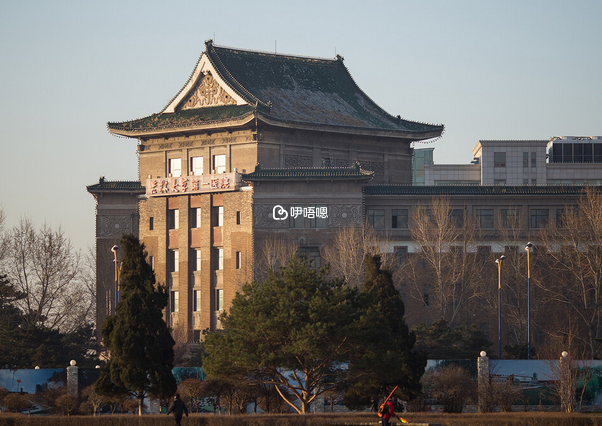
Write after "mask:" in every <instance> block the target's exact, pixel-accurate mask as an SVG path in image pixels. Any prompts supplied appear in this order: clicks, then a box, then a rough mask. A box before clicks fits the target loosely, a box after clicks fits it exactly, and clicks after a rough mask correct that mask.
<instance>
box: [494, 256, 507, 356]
mask: <svg viewBox="0 0 602 426" xmlns="http://www.w3.org/2000/svg"><path fill="white" fill-rule="evenodd" d="M504 259H506V256H504V255H502V256H500V258H499V259H495V263H496V264H497V335H498V343H499V355H500V359H502V262H503V261H504Z"/></svg>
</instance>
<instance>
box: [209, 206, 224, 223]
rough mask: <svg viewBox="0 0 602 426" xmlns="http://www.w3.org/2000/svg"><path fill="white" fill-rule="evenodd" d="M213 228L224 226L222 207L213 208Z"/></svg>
mask: <svg viewBox="0 0 602 426" xmlns="http://www.w3.org/2000/svg"><path fill="white" fill-rule="evenodd" d="M212 224H213V226H224V206H215V207H213V223H212Z"/></svg>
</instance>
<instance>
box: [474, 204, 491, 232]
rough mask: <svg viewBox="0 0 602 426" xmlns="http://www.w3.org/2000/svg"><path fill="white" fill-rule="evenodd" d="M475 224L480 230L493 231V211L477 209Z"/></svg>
mask: <svg viewBox="0 0 602 426" xmlns="http://www.w3.org/2000/svg"><path fill="white" fill-rule="evenodd" d="M477 223H478V224H479V226H480V227H481V228H482V229H493V209H477Z"/></svg>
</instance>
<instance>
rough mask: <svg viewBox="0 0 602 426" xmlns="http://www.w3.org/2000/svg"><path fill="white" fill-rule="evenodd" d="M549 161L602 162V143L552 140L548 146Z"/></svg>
mask: <svg viewBox="0 0 602 426" xmlns="http://www.w3.org/2000/svg"><path fill="white" fill-rule="evenodd" d="M550 162H551V163H602V144H600V143H560V142H554V145H552V148H550Z"/></svg>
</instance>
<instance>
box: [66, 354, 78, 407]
mask: <svg viewBox="0 0 602 426" xmlns="http://www.w3.org/2000/svg"><path fill="white" fill-rule="evenodd" d="M69 364H71V365H70V366H69V367H67V391H68V392H69V395H72V396H74V397H76V398H77V397H79V367H78V366H76V365H75V364H77V363H76V362H75V360H74V359H72V360H71V362H70V363H69Z"/></svg>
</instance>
